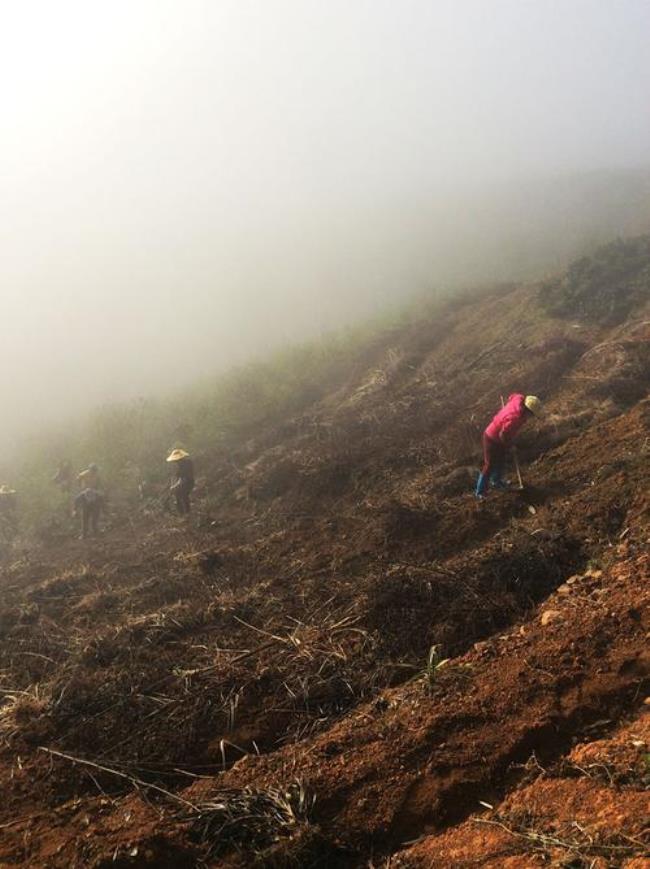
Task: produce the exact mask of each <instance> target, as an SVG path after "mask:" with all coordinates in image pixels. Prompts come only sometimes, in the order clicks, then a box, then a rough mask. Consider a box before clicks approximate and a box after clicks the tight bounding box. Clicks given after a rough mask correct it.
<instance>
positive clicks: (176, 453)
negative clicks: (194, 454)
mask: <svg viewBox="0 0 650 869" xmlns="http://www.w3.org/2000/svg"><path fill="white" fill-rule="evenodd" d="M189 455H190V454H189V453H186V452H185V450H172V451H171V453H170V454H169V455H168V456H167V461H168V462H180V460H181V459H187V458H188V457H189Z"/></svg>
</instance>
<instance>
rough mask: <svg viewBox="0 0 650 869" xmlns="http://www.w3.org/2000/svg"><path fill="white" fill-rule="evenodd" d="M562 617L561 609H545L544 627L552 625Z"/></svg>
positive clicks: (543, 614) (543, 616) (543, 615)
mask: <svg viewBox="0 0 650 869" xmlns="http://www.w3.org/2000/svg"><path fill="white" fill-rule="evenodd" d="M561 619H562V613H561V612H560V611H559V610H545V611H544V612H543V613H542V619H541V621H542V627H546V625H550V624H551V622H557V621H558V620H561Z"/></svg>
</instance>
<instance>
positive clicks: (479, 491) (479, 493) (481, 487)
mask: <svg viewBox="0 0 650 869" xmlns="http://www.w3.org/2000/svg"><path fill="white" fill-rule="evenodd" d="M487 487H488V479H487V477H486V476H485V474H479V475H478V480H477V481H476V491H475V492H474V494H475V495H476V497H477V498H479V499H482V498H485V494H486V492H487Z"/></svg>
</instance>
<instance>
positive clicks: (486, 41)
mask: <svg viewBox="0 0 650 869" xmlns="http://www.w3.org/2000/svg"><path fill="white" fill-rule="evenodd" d="M0 9H1V15H2V18H1V20H0V25H1V26H0V92H1V101H0V113H1V114H0V117H1V121H2V131H1V136H0V159H1V163H2V173H1V176H0V233H1V243H2V258H1V260H0V287H1V291H2V299H3V306H2V313H3V317H2V323H3V326H2V342H1V344H0V348H1V349H0V353H1V362H2V372H3V377H2V386H1V389H2V394H1V398H2V408H3V422H4V425H3V430H2V435H1V439H2V440H3V442H5V443H7V442H8V439H12V440H13V441H14V442H15V441H16V440H17V439H18V438H19V437H20V436H21V435H22V434H23V433H24V432H25V431H27V430H30V429H33V428H35V427H37V426H38V427H39V428H41V427H42V426H44V425H48V424H49V423H50V422H52V421H60V420H61V419H64V418H66V417H67V416H72V415H74V414H76V413H78V412H79V411H80V410H83V409H90V408H92V407H94V406H95V405H96V404H98V403H100V402H104V401H106V400H114V399H123V398H129V397H131V396H135V395H143V394H149V393H156V394H159V393H160V392H161V391H165V390H168V389H169V390H172V389H173V390H176V389H178V388H179V387H181V386H182V385H183V384H184V383H189V382H191V381H192V379H193V378H195V377H197V376H203V375H205V374H206V373H209V372H213V371H214V372H218V371H219V370H222V369H223V368H224V367H226V366H228V365H230V364H233V363H238V362H241V361H244V360H246V359H248V358H250V357H252V356H259V355H260V354H264V353H266V352H268V351H269V350H270V349H272V348H274V347H277V346H279V345H282V344H284V343H286V342H287V341H293V340H299V339H302V338H305V337H310V336H314V335H319V334H321V333H323V332H325V331H327V330H329V329H332V328H335V327H337V326H339V325H341V324H345V323H348V322H351V321H355V320H358V319H360V318H363V317H366V316H368V315H370V314H372V313H374V312H376V311H378V310H380V309H381V308H382V307H385V306H388V305H394V304H396V303H397V302H399V300H400V299H402V298H407V297H408V296H409V295H410V294H413V293H419V292H422V291H425V290H427V289H428V288H431V287H435V286H441V285H449V286H453V285H458V284H462V283H464V282H466V283H467V282H469V283H477V282H482V281H488V280H493V279H500V278H506V277H517V276H529V275H536V274H541V273H543V272H544V271H545V270H546V269H550V268H553V267H556V266H558V265H560V264H561V263H562V262H563V261H564V260H565V258H566V257H569V256H571V255H572V254H573V253H574V252H575V251H577V250H580V249H582V248H583V247H588V246H589V245H590V244H593V243H594V242H595V241H598V240H599V239H601V238H605V237H608V236H609V235H612V234H616V233H617V232H628V231H639V230H641V229H644V228H648V225H649V222H648V218H649V216H650V205H649V194H648V191H649V189H650V186H649V183H648V179H649V178H650V173H648V172H647V171H646V170H645V168H644V164H645V161H646V160H647V155H648V154H649V153H650V112H649V111H648V94H649V93H650V53H649V52H648V51H647V41H648V34H649V33H650V4H648V3H647V0H616V2H613V0H610V2H606V0H536V2H525V0H491V2H487V0H391V2H388V0H128V2H126V0H112V2H110V3H108V2H101V0H77V2H66V0H57V2H56V3H53V2H50V0H43V2H30V0H22V2H20V3H16V2H10V0H5V2H3V3H2V5H1V6H0Z"/></svg>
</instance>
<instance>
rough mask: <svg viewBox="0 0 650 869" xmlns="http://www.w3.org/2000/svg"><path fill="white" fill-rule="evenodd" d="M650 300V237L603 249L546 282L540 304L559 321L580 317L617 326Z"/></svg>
mask: <svg viewBox="0 0 650 869" xmlns="http://www.w3.org/2000/svg"><path fill="white" fill-rule="evenodd" d="M649 298H650V236H647V235H644V236H639V237H638V238H632V239H626V240H623V239H618V240H617V241H614V242H611V243H609V244H605V245H602V246H601V247H599V248H598V249H597V250H596V251H594V253H593V254H592V255H591V256H585V257H582V258H580V259H577V260H575V261H574V262H573V263H571V265H570V266H569V268H568V269H567V270H566V272H565V273H564V274H563V275H562V276H560V277H558V278H554V279H552V280H550V281H547V282H545V283H544V284H543V285H542V288H541V290H540V302H541V304H542V307H543V308H544V309H545V311H546V312H547V313H549V314H551V315H552V316H557V317H579V318H582V319H584V320H589V321H593V322H598V323H602V324H607V325H614V324H616V323H620V322H622V321H623V320H624V319H625V317H626V316H627V315H628V314H629V312H630V311H631V310H632V309H633V308H634V307H635V306H636V305H639V304H641V303H642V302H644V301H646V300H647V299H649Z"/></svg>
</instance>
